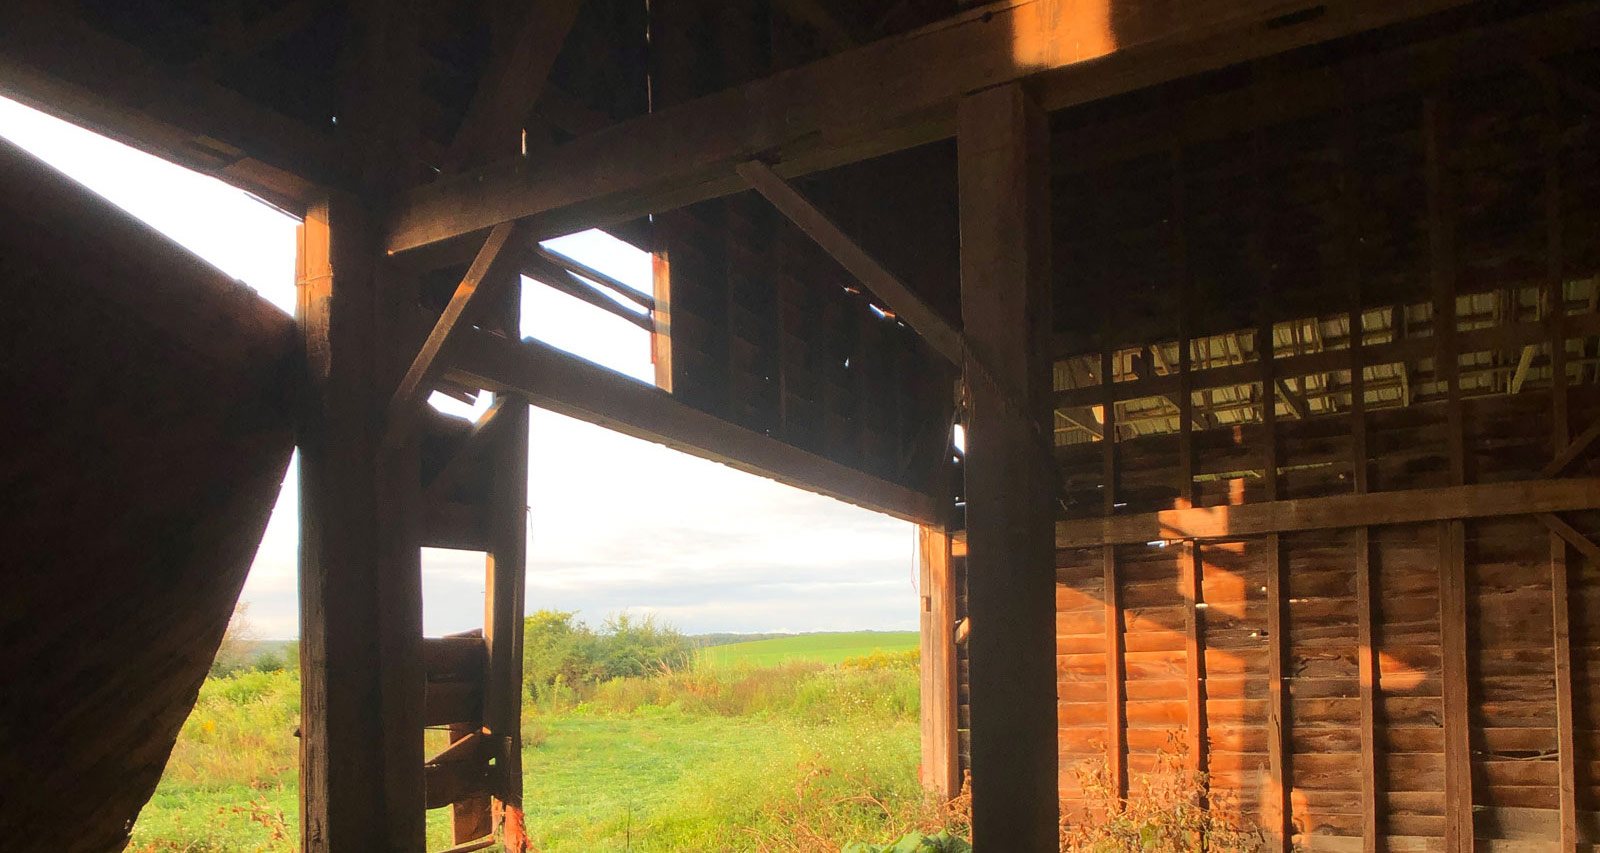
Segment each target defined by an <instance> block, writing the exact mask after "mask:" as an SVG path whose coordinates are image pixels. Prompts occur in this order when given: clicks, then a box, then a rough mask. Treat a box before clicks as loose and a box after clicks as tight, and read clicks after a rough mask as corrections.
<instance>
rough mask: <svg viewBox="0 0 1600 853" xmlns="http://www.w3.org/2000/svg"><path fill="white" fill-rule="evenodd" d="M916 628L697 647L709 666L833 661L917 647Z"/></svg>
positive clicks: (811, 635)
mask: <svg viewBox="0 0 1600 853" xmlns="http://www.w3.org/2000/svg"><path fill="white" fill-rule="evenodd" d="M917 642H918V635H917V632H916V631H856V632H852V633H841V634H802V635H800V636H796V637H778V638H776V639H771V640H756V641H754V642H750V643H730V644H728V645H725V646H713V647H711V648H709V649H703V650H701V652H700V654H701V655H702V657H701V661H702V662H703V663H705V664H707V665H709V666H735V665H738V664H748V665H750V666H773V665H776V664H780V663H786V662H788V661H815V662H817V663H825V664H836V663H839V662H840V661H842V660H844V659H845V658H853V657H860V656H862V655H866V654H871V653H872V651H873V650H874V649H878V650H882V651H885V652H903V651H907V650H910V649H914V648H916V647H917Z"/></svg>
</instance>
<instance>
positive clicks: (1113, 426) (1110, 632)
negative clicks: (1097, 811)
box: [1100, 303, 1128, 798]
mask: <svg viewBox="0 0 1600 853" xmlns="http://www.w3.org/2000/svg"><path fill="white" fill-rule="evenodd" d="M1108 304H1109V303H1108ZM1110 315H1111V312H1110V308H1109V307H1108V308H1107V316H1106V322H1105V344H1104V348H1103V349H1102V350H1101V352H1100V387H1101V390H1102V391H1103V392H1104V395H1103V397H1102V400H1103V406H1102V408H1103V411H1104V414H1103V415H1102V416H1101V435H1102V436H1103V437H1104V438H1103V440H1102V441H1101V445H1100V447H1101V460H1102V463H1103V467H1102V486H1101V489H1100V491H1101V494H1102V495H1103V496H1104V506H1103V510H1104V512H1105V514H1106V515H1107V516H1110V515H1112V514H1113V513H1115V512H1116V511H1117V397H1116V390H1115V386H1114V376H1113V373H1114V363H1115V360H1116V348H1115V347H1114V346H1113V345H1112V344H1111V340H1112V338H1111V334H1112V323H1111V316H1110ZM1100 561H1101V576H1102V592H1101V602H1102V605H1103V607H1104V613H1105V624H1106V768H1107V770H1108V771H1109V772H1110V777H1111V778H1110V781H1111V791H1112V794H1113V795H1114V796H1116V797H1118V798H1121V797H1125V796H1127V794H1128V743H1127V726H1128V720H1127V680H1128V679H1127V671H1126V663H1125V658H1124V656H1123V649H1122V629H1123V619H1122V582H1121V581H1120V580H1119V579H1118V577H1117V546H1115V545H1111V544H1107V545H1103V546H1101V550H1100Z"/></svg>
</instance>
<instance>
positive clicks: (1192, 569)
mask: <svg viewBox="0 0 1600 853" xmlns="http://www.w3.org/2000/svg"><path fill="white" fill-rule="evenodd" d="M1171 164H1172V269H1173V278H1174V279H1175V280H1176V281H1175V283H1176V285H1177V287H1178V293H1179V297H1178V505H1179V506H1182V507H1191V506H1194V498H1195V491H1194V364H1193V362H1194V353H1193V338H1194V329H1193V322H1194V320H1193V315H1194V310H1195V305H1194V287H1193V283H1192V282H1191V281H1190V278H1189V239H1188V204H1187V194H1186V192H1185V187H1184V174H1183V150H1182V149H1181V148H1179V147H1178V146H1177V145H1174V146H1173V149H1172V153H1171ZM1201 555H1202V552H1201V549H1200V543H1199V542H1197V541H1195V540H1193V539H1190V540H1188V541H1186V542H1184V544H1183V550H1182V552H1181V553H1180V554H1179V555H1178V586H1179V588H1180V592H1181V594H1182V595H1183V599H1184V614H1183V616H1184V618H1183V634H1184V679H1185V684H1184V688H1185V689H1184V697H1185V713H1184V720H1185V726H1186V727H1187V730H1188V738H1189V744H1188V746H1189V768H1190V769H1191V770H1194V771H1195V772H1198V773H1204V772H1205V771H1206V769H1207V767H1208V762H1207V760H1206V758H1207V746H1208V740H1207V737H1208V735H1207V731H1206V659H1205V638H1204V633H1203V629H1202V628H1201V624H1200V609H1201V607H1203V606H1204V601H1205V597H1204V592H1203V590H1204V587H1205V579H1204V571H1205V568H1204V566H1205V564H1204V562H1203V561H1202V556H1201Z"/></svg>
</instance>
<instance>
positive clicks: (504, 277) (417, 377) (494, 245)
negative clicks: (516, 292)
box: [384, 224, 517, 446]
mask: <svg viewBox="0 0 1600 853" xmlns="http://www.w3.org/2000/svg"><path fill="white" fill-rule="evenodd" d="M515 232H516V226H514V225H509V224H507V225H500V226H497V227H496V228H495V229H494V230H493V231H491V232H490V233H489V239H487V240H485V241H484V243H483V248H481V249H479V250H478V256H477V257H476V258H474V259H473V261H472V266H470V267H468V268H467V274H466V276H464V277H463V278H462V279H461V283H460V284H458V285H456V291H455V293H454V294H452V295H451V297H450V302H449V304H448V305H446V306H445V309H444V313H442V314H440V315H439V319H438V321H437V322H435V323H434V325H433V331H431V332H429V333H428V339H427V340H426V341H424V342H423V344H422V349H421V350H420V351H419V352H418V353H417V355H416V358H414V359H412V360H411V367H410V368H409V369H407V370H406V375H405V377H404V378H403V379H401V380H400V386H399V387H398V388H396V389H395V390H394V394H393V395H391V396H390V398H389V409H388V418H387V432H386V433H385V436H384V444H385V445H386V446H394V445H395V444H397V443H398V442H400V441H404V440H405V439H406V437H407V436H408V435H409V433H410V431H411V425H412V421H413V420H414V417H415V412H416V408H417V407H418V406H420V405H422V403H423V401H424V399H426V397H427V394H428V389H429V387H430V385H431V382H432V380H433V379H434V377H436V376H437V375H438V373H439V356H440V355H441V354H443V353H444V350H445V346H446V345H447V344H449V342H450V337H451V335H453V334H455V332H456V329H457V328H458V327H461V326H464V325H470V324H471V323H472V320H473V317H472V315H471V314H470V313H469V311H470V309H471V308H472V306H473V303H474V301H476V300H478V299H479V297H480V295H481V294H485V293H488V292H490V291H492V290H494V289H495V288H497V287H504V286H505V285H506V282H507V281H509V279H510V276H512V275H514V269H515V267H514V262H515V261H516V259H517V252H516V251H507V250H506V249H507V246H508V245H509V244H511V243H512V242H513V238H514V236H515ZM490 298H492V296H491V297H490Z"/></svg>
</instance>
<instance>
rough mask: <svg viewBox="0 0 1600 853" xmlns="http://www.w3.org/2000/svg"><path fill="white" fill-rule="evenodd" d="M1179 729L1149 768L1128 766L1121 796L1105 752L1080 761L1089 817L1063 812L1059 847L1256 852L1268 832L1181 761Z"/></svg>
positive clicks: (1065, 852) (1093, 852)
mask: <svg viewBox="0 0 1600 853" xmlns="http://www.w3.org/2000/svg"><path fill="white" fill-rule="evenodd" d="M1188 751H1189V750H1188V746H1187V742H1186V741H1185V740H1184V738H1183V736H1182V733H1181V732H1172V733H1170V734H1168V735H1167V746H1166V748H1164V749H1162V750H1161V752H1160V753H1159V754H1158V755H1157V758H1156V765H1155V769H1154V770H1152V771H1151V772H1150V773H1137V774H1133V777H1132V778H1131V779H1130V782H1131V783H1132V784H1130V785H1129V789H1130V790H1131V791H1133V792H1135V793H1133V794H1131V795H1130V796H1129V797H1127V798H1126V799H1124V798H1120V797H1118V796H1116V793H1115V790H1114V789H1113V788H1112V786H1111V775H1110V772H1109V768H1108V767H1107V766H1106V763H1105V761H1104V760H1100V761H1097V762H1093V763H1091V764H1088V765H1086V766H1082V767H1080V768H1078V770H1077V773H1078V781H1079V783H1080V784H1081V785H1082V787H1083V792H1084V799H1085V807H1086V816H1085V817H1086V819H1084V820H1081V821H1079V822H1077V823H1073V822H1071V821H1069V820H1068V819H1067V818H1065V817H1063V818H1062V821H1061V853H1122V851H1128V853H1190V851H1194V850H1205V851H1208V853H1257V851H1259V850H1261V848H1262V846H1263V844H1264V842H1265V840H1264V839H1263V838H1262V836H1261V832H1260V830H1259V829H1256V828H1255V827H1252V826H1250V825H1249V824H1247V823H1246V822H1245V821H1243V820H1242V819H1241V818H1240V816H1239V813H1238V809H1237V808H1236V807H1235V804H1234V803H1233V802H1232V800H1230V799H1229V798H1227V797H1225V796H1222V795H1220V794H1218V793H1215V792H1213V791H1212V790H1211V783H1210V779H1209V777H1208V776H1207V774H1205V773H1200V772H1197V771H1194V770H1190V769H1189V768H1188V767H1187V766H1185V765H1186V763H1187V762H1186V757H1187V755H1188Z"/></svg>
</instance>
